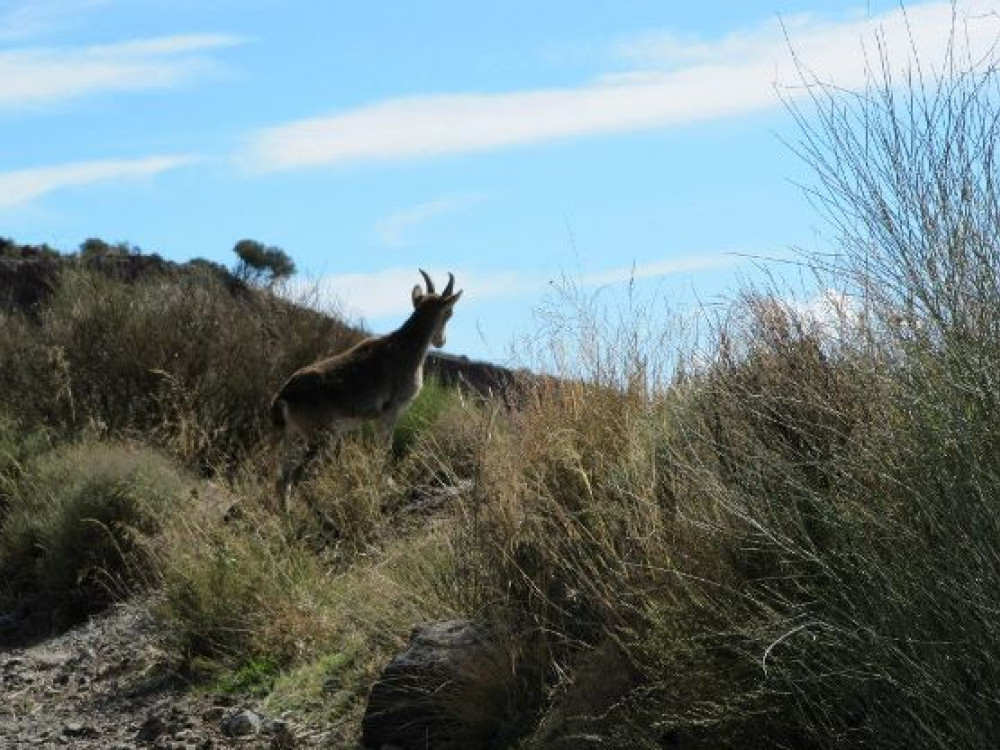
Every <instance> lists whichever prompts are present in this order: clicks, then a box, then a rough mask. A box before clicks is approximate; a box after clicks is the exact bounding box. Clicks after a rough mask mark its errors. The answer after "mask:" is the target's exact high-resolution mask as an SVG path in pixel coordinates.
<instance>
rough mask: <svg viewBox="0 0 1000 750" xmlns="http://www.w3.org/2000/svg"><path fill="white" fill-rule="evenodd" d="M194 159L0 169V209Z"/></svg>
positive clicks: (161, 158) (147, 173) (152, 172)
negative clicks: (53, 193) (70, 189)
mask: <svg viewBox="0 0 1000 750" xmlns="http://www.w3.org/2000/svg"><path fill="white" fill-rule="evenodd" d="M195 161H197V159H196V157H193V156H190V155H175V156H149V157H146V158H143V159H117V160H104V161H85V162H75V163H72V164H60V165H56V166H51V167H38V168H34V169H20V170H16V171H11V172H0V210H3V209H9V208H14V207H18V206H23V205H26V204H28V203H30V202H31V201H34V200H36V199H38V198H40V197H42V196H43V195H46V194H48V193H52V192H54V191H56V190H62V189H64V188H74V187H81V186H83V185H90V184H93V183H99V182H112V181H119V180H135V179H140V178H144V177H151V176H153V175H156V174H159V173H160V172H165V171H167V170H170V169H177V168H178V167H182V166H185V165H188V164H191V163H193V162H195Z"/></svg>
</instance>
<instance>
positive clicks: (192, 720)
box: [0, 605, 325, 750]
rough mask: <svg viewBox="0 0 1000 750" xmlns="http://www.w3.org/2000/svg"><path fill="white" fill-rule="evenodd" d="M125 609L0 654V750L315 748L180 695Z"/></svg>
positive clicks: (227, 707)
mask: <svg viewBox="0 0 1000 750" xmlns="http://www.w3.org/2000/svg"><path fill="white" fill-rule="evenodd" d="M166 664H167V659H166V658H165V654H164V653H163V651H162V650H161V649H160V648H159V647H158V639H157V636H156V632H155V629H154V628H153V626H152V623H151V621H150V619H149V617H148V615H146V614H145V612H144V611H143V609H142V608H140V607H137V606H134V605H128V606H122V607H118V608H114V609H112V610H111V611H109V612H107V613H105V614H103V615H100V616H98V617H95V618H92V619H91V620H90V621H88V622H87V623H85V624H83V625H80V626H78V627H76V628H74V629H73V630H70V631H68V632H66V633H64V634H62V635H59V636H56V637H54V638H51V639H49V640H46V641H43V642H41V643H38V644H35V645H32V646H28V647H24V648H12V649H5V648H2V647H0V748H4V750H8V749H10V750H13V749H15V748H50V747H51V748H60V747H72V748H94V749H95V750H96V749H97V748H102V749H105V750H106V749H108V748H110V749H112V750H124V749H125V748H156V749H157V750H168V749H169V750H196V749H197V750H207V749H209V748H235V747H238V748H271V749H273V750H283V749H284V748H315V747H323V746H325V745H324V737H323V736H322V734H321V733H319V732H315V731H313V732H310V731H307V730H306V729H305V728H302V727H296V726H295V725H294V724H293V723H291V722H288V721H285V720H283V717H265V716H262V715H261V714H260V713H258V712H257V711H255V710H254V706H252V705H244V704H241V703H239V702H237V701H234V700H233V699H232V697H230V696H212V695H203V694H196V693H192V692H190V691H186V690H185V689H184V685H183V683H182V682H180V681H179V680H178V679H177V677H176V675H174V674H172V673H171V672H170V670H169V669H168V668H167V667H166V666H165V665H166Z"/></svg>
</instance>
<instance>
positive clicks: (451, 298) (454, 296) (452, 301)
mask: <svg viewBox="0 0 1000 750" xmlns="http://www.w3.org/2000/svg"><path fill="white" fill-rule="evenodd" d="M464 291H465V290H464V289H459V290H458V291H457V292H455V293H454V294H452V295H451V296H448V297H445V299H444V301H445V302H447V303H448V306H449V307H450V306H452V305H454V304H455V303H456V302H458V298H459V297H461V296H462V292H464Z"/></svg>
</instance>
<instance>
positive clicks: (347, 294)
mask: <svg viewBox="0 0 1000 750" xmlns="http://www.w3.org/2000/svg"><path fill="white" fill-rule="evenodd" d="M740 262H742V258H741V257H740V256H738V255H736V254H733V253H716V254H712V255H705V256H698V257H688V258H677V259H673V260H658V261H653V262H651V263H642V264H637V265H632V266H621V267H616V268H607V269H603V270H600V271H594V272H588V273H584V274H581V275H579V276H577V277H573V278H571V279H570V281H571V283H573V284H574V285H575V286H577V287H579V288H582V289H586V288H593V287H601V286H608V285H612V284H617V283H626V282H629V281H630V280H632V279H635V280H641V279H650V278H657V277H663V276H670V275H674V274H680V273H692V272H697V271H707V270H711V269H716V268H724V267H728V266H732V265H735V264H737V263H740ZM427 270H428V272H429V273H430V275H431V277H432V278H434V279H440V280H442V282H443V281H444V280H445V279H446V278H447V270H446V269H433V268H429V269H427ZM454 272H455V282H456V285H457V287H458V288H460V289H462V290H464V291H465V297H464V298H463V299H467V300H469V301H472V302H475V301H481V300H487V299H496V298H502V297H514V296H518V295H525V294H538V293H540V292H542V291H543V290H545V289H547V288H549V287H550V286H551V285H552V284H554V283H557V282H558V280H557V279H554V278H552V277H550V276H545V275H541V274H533V273H524V272H521V271H512V270H497V271H490V272H488V273H487V272H482V271H478V272H476V271H467V270H462V269H454ZM300 283H301V284H302V285H303V286H305V287H307V288H309V289H314V290H315V291H316V292H317V293H318V295H317V296H318V298H319V299H320V300H323V301H327V302H330V301H336V303H337V307H338V308H341V309H342V310H343V311H344V312H346V313H347V314H348V315H358V316H362V317H365V318H368V319H378V318H385V317H390V316H400V315H405V314H407V313H408V312H409V311H410V290H411V289H412V288H413V286H414V285H415V284H418V283H422V281H421V279H420V276H419V275H418V273H417V270H416V269H415V268H399V267H397V268H388V269H385V270H383V271H376V272H374V273H359V274H335V275H328V276H323V277H321V278H319V279H314V280H311V281H304V282H300ZM289 291H290V293H291V294H293V295H294V294H295V293H296V292H297V291H300V290H297V289H296V287H294V286H293V287H291V288H290V290H289Z"/></svg>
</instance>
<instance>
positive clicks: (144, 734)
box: [135, 714, 167, 742]
mask: <svg viewBox="0 0 1000 750" xmlns="http://www.w3.org/2000/svg"><path fill="white" fill-rule="evenodd" d="M166 731H167V722H165V721H164V720H163V719H161V718H160V717H159V716H156V715H155V714H151V715H150V716H149V717H147V719H146V720H145V721H144V722H142V726H141V727H139V732H138V733H137V734H136V736H135V739H136V741H138V742H155V741H156V740H157V739H158V738H159V736H160V735H161V734H163V733H164V732H166Z"/></svg>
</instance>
